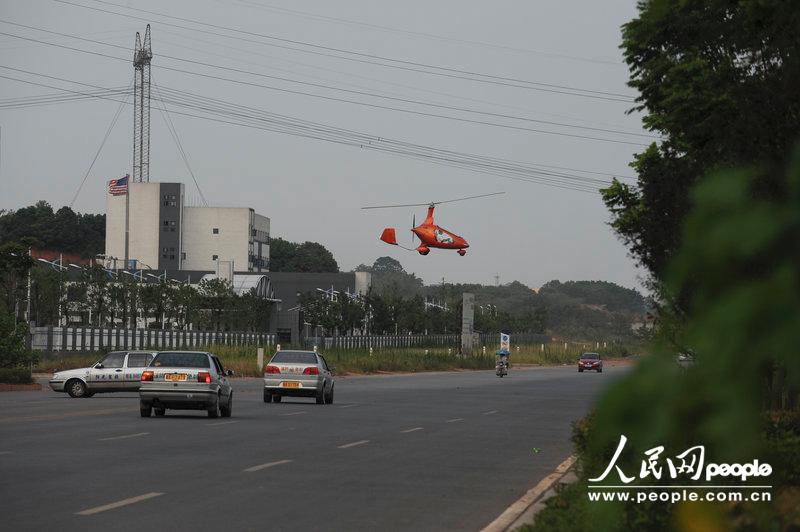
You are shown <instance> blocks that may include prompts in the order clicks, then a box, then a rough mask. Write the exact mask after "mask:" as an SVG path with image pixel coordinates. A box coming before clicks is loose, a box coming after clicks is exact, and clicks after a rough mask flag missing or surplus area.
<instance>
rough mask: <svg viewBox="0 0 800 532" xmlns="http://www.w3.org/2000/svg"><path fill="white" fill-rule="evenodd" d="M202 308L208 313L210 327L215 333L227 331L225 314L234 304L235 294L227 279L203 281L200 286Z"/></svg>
mask: <svg viewBox="0 0 800 532" xmlns="http://www.w3.org/2000/svg"><path fill="white" fill-rule="evenodd" d="M197 291H198V294H199V295H200V308H201V309H203V311H205V312H207V313H208V318H209V325H211V328H212V329H213V330H215V331H222V330H225V329H226V323H225V319H226V316H225V313H226V311H228V310H230V309H231V308H232V307H233V304H234V297H235V294H234V292H233V287H232V286H231V283H230V282H229V281H227V280H225V279H203V280H202V281H200V284H199V285H198V289H197Z"/></svg>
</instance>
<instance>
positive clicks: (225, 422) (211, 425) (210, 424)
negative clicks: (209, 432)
mask: <svg viewBox="0 0 800 532" xmlns="http://www.w3.org/2000/svg"><path fill="white" fill-rule="evenodd" d="M231 423H238V421H220V422H219V423H206V426H207V427H218V426H220V425H230V424H231Z"/></svg>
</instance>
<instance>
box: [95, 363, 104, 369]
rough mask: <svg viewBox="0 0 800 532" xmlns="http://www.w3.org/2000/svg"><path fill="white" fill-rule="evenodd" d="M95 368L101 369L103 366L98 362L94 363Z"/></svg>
mask: <svg viewBox="0 0 800 532" xmlns="http://www.w3.org/2000/svg"><path fill="white" fill-rule="evenodd" d="M94 367H95V369H103V368H104V367H105V366H104V365H102V364H101V363H100V362H98V363H97V364H95V365H94Z"/></svg>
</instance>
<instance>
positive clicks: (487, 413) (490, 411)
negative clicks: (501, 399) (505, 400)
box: [483, 410, 497, 416]
mask: <svg viewBox="0 0 800 532" xmlns="http://www.w3.org/2000/svg"><path fill="white" fill-rule="evenodd" d="M496 413H497V410H489V411H488V412H484V413H483V415H484V416H489V415H491V414H496Z"/></svg>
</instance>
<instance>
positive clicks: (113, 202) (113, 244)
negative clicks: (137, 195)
mask: <svg viewBox="0 0 800 532" xmlns="http://www.w3.org/2000/svg"><path fill="white" fill-rule="evenodd" d="M125 197H126V196H112V195H111V194H109V193H108V183H106V251H105V254H106V255H107V256H109V257H117V258H118V259H124V258H125ZM109 266H110V267H112V268H113V267H114V265H113V264H110V265H109ZM117 267H119V268H122V267H124V265H123V263H122V261H121V260H120V261H119V262H118V264H117Z"/></svg>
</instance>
